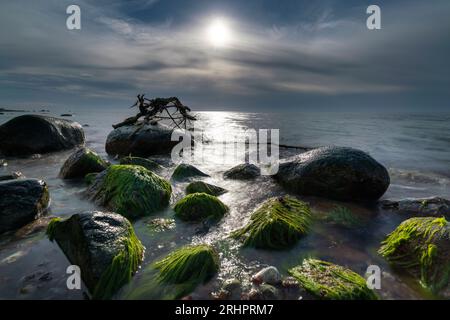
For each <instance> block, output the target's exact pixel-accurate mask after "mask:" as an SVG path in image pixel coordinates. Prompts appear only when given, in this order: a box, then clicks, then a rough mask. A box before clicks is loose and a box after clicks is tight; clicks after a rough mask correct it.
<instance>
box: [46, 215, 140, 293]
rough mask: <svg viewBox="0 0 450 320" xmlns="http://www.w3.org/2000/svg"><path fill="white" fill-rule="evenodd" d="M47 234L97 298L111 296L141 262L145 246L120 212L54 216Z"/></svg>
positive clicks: (127, 279)
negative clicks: (78, 268) (79, 272)
mask: <svg viewBox="0 0 450 320" xmlns="http://www.w3.org/2000/svg"><path fill="white" fill-rule="evenodd" d="M47 234H48V236H49V238H50V240H52V241H53V240H56V242H57V243H58V245H59V247H60V248H61V249H62V250H63V252H64V254H65V255H66V256H67V258H68V259H69V261H70V262H71V263H73V264H75V265H77V266H79V267H80V269H81V278H82V279H83V281H84V283H85V284H86V286H87V287H88V289H89V291H90V292H91V294H92V295H93V298H94V299H109V298H111V297H112V296H113V295H114V293H115V292H116V291H117V290H118V289H120V288H121V287H122V286H123V285H124V284H126V283H127V282H128V281H129V280H130V279H131V276H132V275H133V274H134V273H135V272H136V270H137V269H138V267H139V264H140V263H141V262H142V258H143V253H144V247H143V246H142V244H141V242H140V241H139V240H138V239H137V237H136V235H135V233H134V230H133V227H132V226H131V223H130V222H129V221H128V220H127V219H126V218H125V217H123V216H121V215H120V214H116V213H105V212H100V211H89V212H83V213H79V214H75V215H73V216H71V217H70V218H69V219H67V220H64V221H63V220H61V219H58V218H56V219H54V220H52V221H51V222H50V224H49V226H48V229H47Z"/></svg>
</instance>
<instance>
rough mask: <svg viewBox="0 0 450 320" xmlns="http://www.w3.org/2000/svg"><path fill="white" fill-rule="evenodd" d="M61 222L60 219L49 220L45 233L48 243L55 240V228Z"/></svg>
mask: <svg viewBox="0 0 450 320" xmlns="http://www.w3.org/2000/svg"><path fill="white" fill-rule="evenodd" d="M61 221H62V219H61V218H53V219H52V220H50V222H49V223H48V225H47V230H46V231H45V234H46V235H47V237H48V239H49V240H50V241H53V240H54V239H55V230H56V226H57V225H58V224H59V223H60V222H61Z"/></svg>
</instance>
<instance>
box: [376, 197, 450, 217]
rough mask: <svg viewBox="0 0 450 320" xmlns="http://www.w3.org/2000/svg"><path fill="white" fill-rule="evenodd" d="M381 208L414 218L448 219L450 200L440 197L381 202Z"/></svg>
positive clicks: (449, 215)
mask: <svg viewBox="0 0 450 320" xmlns="http://www.w3.org/2000/svg"><path fill="white" fill-rule="evenodd" d="M381 207H382V208H383V209H387V210H392V211H398V212H400V213H406V214H410V215H414V216H436V217H441V216H446V217H450V200H447V199H444V198H441V197H431V198H419V199H402V200H397V201H392V200H383V201H381Z"/></svg>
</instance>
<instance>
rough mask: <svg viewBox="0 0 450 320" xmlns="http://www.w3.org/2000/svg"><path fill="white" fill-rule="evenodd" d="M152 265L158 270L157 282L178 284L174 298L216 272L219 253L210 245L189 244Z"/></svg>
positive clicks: (205, 280) (190, 289) (206, 279)
mask: <svg viewBox="0 0 450 320" xmlns="http://www.w3.org/2000/svg"><path fill="white" fill-rule="evenodd" d="M153 267H154V268H155V269H157V270H158V271H159V274H158V276H157V281H158V282H160V283H164V284H172V285H178V286H177V287H178V290H177V293H176V294H175V298H180V297H182V296H184V295H186V294H188V293H190V292H191V291H192V290H194V289H195V287H196V286H197V285H199V284H201V283H206V282H207V281H208V280H210V279H211V278H212V277H213V276H214V275H215V274H216V273H217V271H218V270H219V255H218V254H217V252H216V250H215V249H214V248H213V247H211V246H210V245H206V244H200V245H189V246H184V247H182V248H180V249H177V250H175V251H174V252H172V253H170V254H169V255H168V256H166V257H165V258H163V259H162V260H159V261H157V262H155V263H154V265H153Z"/></svg>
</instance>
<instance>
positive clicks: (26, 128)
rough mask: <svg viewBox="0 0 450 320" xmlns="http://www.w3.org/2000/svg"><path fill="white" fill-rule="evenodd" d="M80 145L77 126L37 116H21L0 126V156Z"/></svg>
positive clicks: (43, 151)
mask: <svg viewBox="0 0 450 320" xmlns="http://www.w3.org/2000/svg"><path fill="white" fill-rule="evenodd" d="M82 144H84V132H83V128H82V127H81V125H80V124H79V123H76V122H73V121H69V120H64V119H58V118H53V117H47V116H41V115H23V116H19V117H16V118H14V119H11V120H9V121H8V122H6V123H4V124H3V125H1V126H0V153H2V154H4V155H6V156H28V155H32V154H43V153H48V152H53V151H60V150H65V149H71V148H73V147H75V146H78V145H82Z"/></svg>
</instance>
